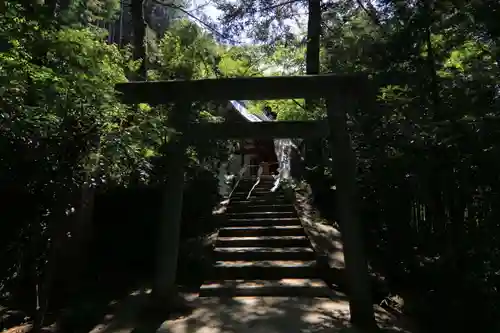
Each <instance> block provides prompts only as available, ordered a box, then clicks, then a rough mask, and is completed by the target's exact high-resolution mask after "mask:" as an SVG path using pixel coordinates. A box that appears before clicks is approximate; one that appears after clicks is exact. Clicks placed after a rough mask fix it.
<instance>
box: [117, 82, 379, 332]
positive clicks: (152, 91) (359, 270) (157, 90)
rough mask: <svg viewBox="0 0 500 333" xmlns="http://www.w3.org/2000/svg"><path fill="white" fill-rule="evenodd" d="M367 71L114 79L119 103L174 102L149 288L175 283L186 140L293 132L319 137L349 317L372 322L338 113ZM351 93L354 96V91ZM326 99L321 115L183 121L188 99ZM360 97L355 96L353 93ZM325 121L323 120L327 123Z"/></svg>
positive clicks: (167, 292) (360, 91) (165, 292)
mask: <svg viewBox="0 0 500 333" xmlns="http://www.w3.org/2000/svg"><path fill="white" fill-rule="evenodd" d="M368 83H369V78H368V75H364V74H358V75H331V74H327V75H308V76H288V77H252V78H225V79H205V80H192V81H150V82H130V83H122V84H117V85H116V90H117V91H118V92H121V94H122V95H121V98H122V100H123V102H125V103H130V104H135V103H148V104H151V105H157V104H166V103H175V104H176V108H175V110H174V112H173V113H172V114H171V115H169V117H168V120H169V124H168V126H171V127H173V128H175V129H176V130H177V132H176V133H177V134H176V135H174V136H173V137H172V138H171V139H170V141H169V144H170V146H171V147H170V149H169V150H168V151H169V156H170V158H169V162H170V164H169V167H168V172H169V177H168V180H167V183H166V185H165V191H164V200H165V201H164V202H165V204H164V205H163V209H164V212H163V218H164V221H162V229H161V232H160V240H159V251H161V252H159V253H166V254H167V255H168V258H167V259H166V260H165V258H163V257H161V256H160V255H158V257H159V261H158V263H157V268H158V273H157V276H156V283H155V293H157V294H158V295H160V296H162V297H164V298H168V297H170V296H171V295H172V294H171V292H172V289H171V288H173V287H174V286H175V274H176V265H177V256H178V247H179V232H180V222H181V221H180V220H181V211H182V193H183V185H184V184H183V183H184V169H183V168H184V163H185V161H186V160H185V149H186V145H187V144H188V142H189V141H193V140H200V139H201V140H203V139H208V138H217V139H229V138H243V137H247V138H253V137H258V138H276V137H278V138H293V137H308V136H327V137H328V138H329V141H330V149H331V153H332V156H333V169H334V172H335V174H336V175H340V176H339V177H337V179H336V181H337V192H338V205H337V207H338V209H339V217H340V219H339V220H340V221H339V225H340V231H341V235H342V241H343V248H344V259H345V267H346V274H347V279H348V281H349V304H350V310H351V311H350V312H351V321H352V322H353V324H355V325H358V326H363V327H376V323H375V319H374V314H373V306H372V302H371V292H370V283H369V277H368V269H367V260H366V256H365V253H364V246H363V241H362V231H361V226H360V223H359V220H358V216H357V210H356V207H355V202H356V158H355V155H354V152H353V150H352V148H351V139H350V136H349V134H348V131H347V122H346V114H347V113H348V112H352V111H353V109H354V105H353V103H354V99H355V98H356V97H358V96H363V95H364V91H365V90H366V88H367V84H368ZM355 93H356V95H358V96H354V94H355ZM289 98H311V99H319V98H326V100H327V111H328V112H327V113H328V121H327V122H321V121H315V122H311V121H303V122H270V123H239V124H233V123H232V124H227V123H226V124H224V123H222V124H190V123H189V119H190V111H191V103H192V102H194V101H217V100H221V101H227V100H266V99H267V100H269V99H289ZM358 98H362V97H358ZM327 125H328V126H327Z"/></svg>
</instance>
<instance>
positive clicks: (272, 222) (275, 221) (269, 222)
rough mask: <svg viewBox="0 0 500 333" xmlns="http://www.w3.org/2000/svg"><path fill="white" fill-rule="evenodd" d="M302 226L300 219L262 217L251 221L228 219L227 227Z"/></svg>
mask: <svg viewBox="0 0 500 333" xmlns="http://www.w3.org/2000/svg"><path fill="white" fill-rule="evenodd" d="M277 225H287V226H288V225H301V223H300V220H299V218H298V217H283V218H273V217H260V218H250V219H240V218H228V219H227V224H226V225H225V226H226V227H248V226H256V227H257V226H277Z"/></svg>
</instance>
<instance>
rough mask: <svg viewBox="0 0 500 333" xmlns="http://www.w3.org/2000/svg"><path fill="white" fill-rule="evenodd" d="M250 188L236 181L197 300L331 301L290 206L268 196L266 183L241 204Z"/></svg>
mask: <svg viewBox="0 0 500 333" xmlns="http://www.w3.org/2000/svg"><path fill="white" fill-rule="evenodd" d="M253 184H254V181H252V180H242V181H241V182H240V184H239V185H238V187H237V188H236V190H235V192H234V193H233V195H232V197H231V202H230V204H229V206H228V209H227V213H226V214H227V225H226V226H224V227H222V228H221V229H220V230H219V234H218V238H217V241H216V244H215V248H214V264H213V267H212V271H211V272H210V274H209V275H210V276H209V277H208V279H207V280H206V281H205V282H204V284H203V285H202V286H201V288H200V297H208V296H211V297H214V296H215V297H222V296H224V297H232V296H306V297H333V295H334V293H333V291H331V290H330V288H328V286H327V285H326V283H325V282H324V281H322V280H321V279H320V278H319V273H318V269H317V263H316V261H317V260H316V254H315V252H314V250H313V249H312V248H311V244H310V242H309V239H308V238H307V236H306V234H305V232H304V229H303V228H302V225H301V223H300V220H299V218H298V216H297V213H296V211H295V208H294V206H293V204H292V203H290V202H289V201H288V200H287V199H286V198H285V194H284V193H283V192H281V191H277V192H274V193H272V192H270V189H271V187H272V186H273V180H272V179H262V180H261V182H260V184H259V185H258V186H257V187H256V188H255V189H254V190H253V192H252V195H251V197H250V199H249V200H247V199H246V196H247V194H248V192H249V191H250V189H251V188H252V186H253Z"/></svg>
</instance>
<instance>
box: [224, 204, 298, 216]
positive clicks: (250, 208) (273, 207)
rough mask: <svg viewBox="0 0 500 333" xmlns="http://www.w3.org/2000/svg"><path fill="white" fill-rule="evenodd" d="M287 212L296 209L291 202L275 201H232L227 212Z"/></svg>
mask: <svg viewBox="0 0 500 333" xmlns="http://www.w3.org/2000/svg"><path fill="white" fill-rule="evenodd" d="M269 211H273V212H287V211H295V207H294V206H293V205H292V204H290V203H282V204H273V203H264V204H255V203H250V202H247V203H238V202H231V204H230V205H229V206H228V207H227V213H242V212H243V213H245V212H252V213H258V212H269Z"/></svg>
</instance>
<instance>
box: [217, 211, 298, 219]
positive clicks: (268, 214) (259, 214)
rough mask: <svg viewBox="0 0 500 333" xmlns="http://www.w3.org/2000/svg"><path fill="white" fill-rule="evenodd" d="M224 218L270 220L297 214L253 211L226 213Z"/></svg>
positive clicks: (291, 212)
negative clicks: (269, 218)
mask: <svg viewBox="0 0 500 333" xmlns="http://www.w3.org/2000/svg"><path fill="white" fill-rule="evenodd" d="M226 216H227V217H229V218H240V219H241V218H262V217H264V218H266V217H272V218H282V217H296V216H297V213H296V212H295V211H292V210H291V211H264V212H259V211H257V212H254V211H248V212H234V213H233V212H230V213H226Z"/></svg>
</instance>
